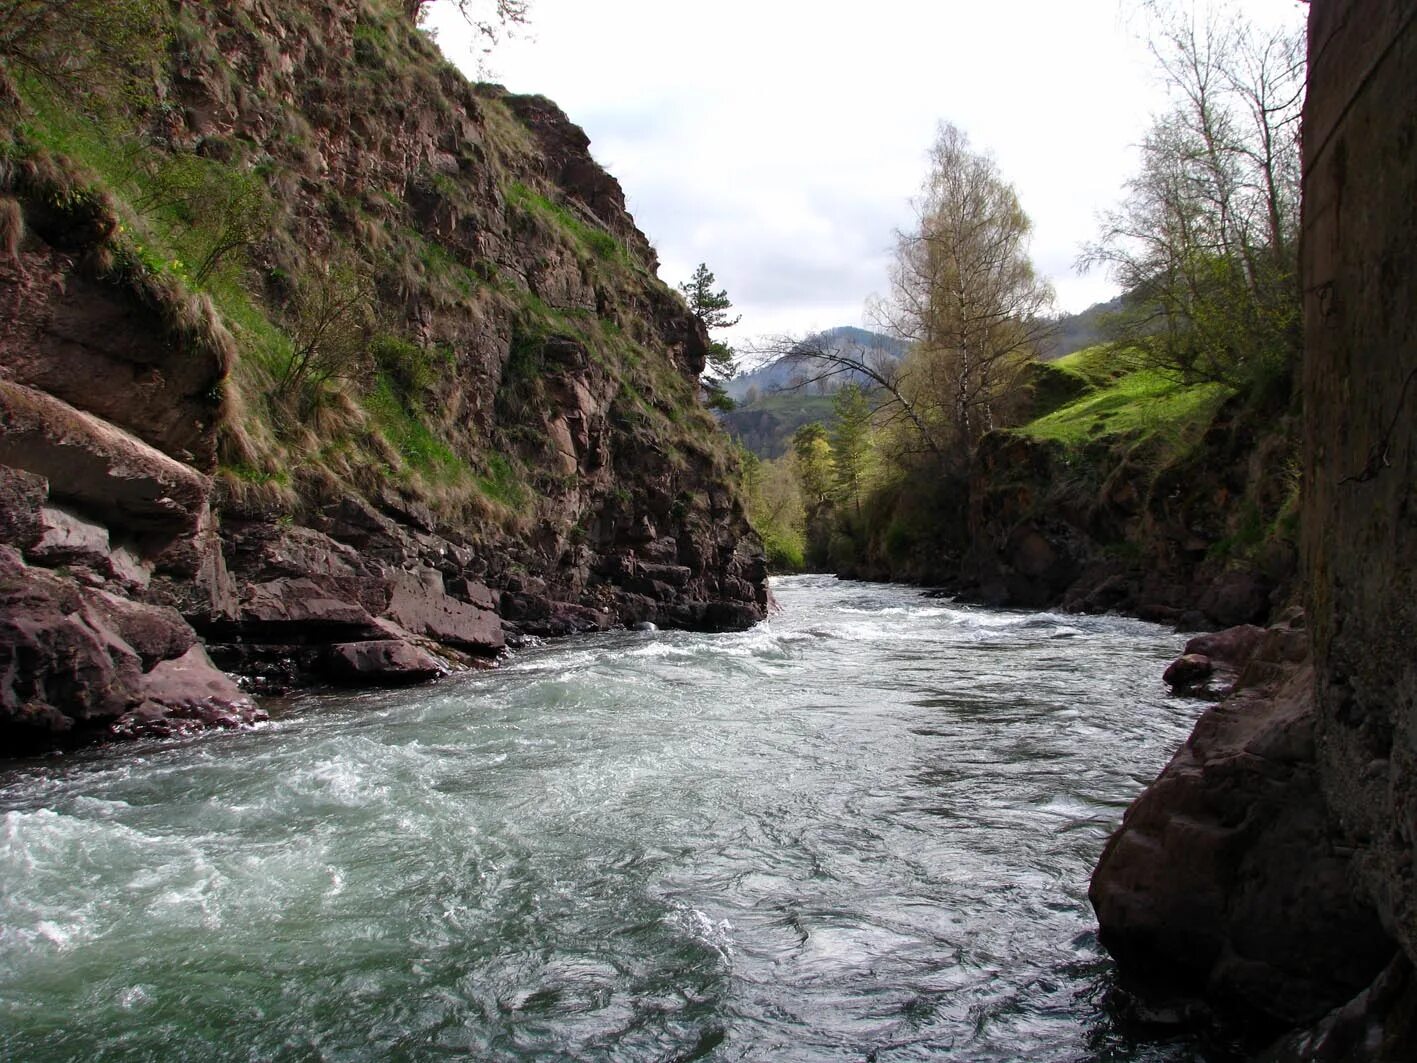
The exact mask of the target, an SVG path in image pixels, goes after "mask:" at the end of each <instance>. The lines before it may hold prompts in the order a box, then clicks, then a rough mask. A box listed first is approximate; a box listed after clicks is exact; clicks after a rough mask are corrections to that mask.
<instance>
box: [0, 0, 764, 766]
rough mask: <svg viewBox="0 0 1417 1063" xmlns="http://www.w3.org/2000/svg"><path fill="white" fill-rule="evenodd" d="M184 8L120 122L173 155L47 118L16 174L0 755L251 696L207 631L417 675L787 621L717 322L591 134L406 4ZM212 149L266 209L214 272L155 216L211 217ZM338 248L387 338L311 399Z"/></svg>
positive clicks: (2, 290) (241, 714) (0, 401)
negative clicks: (196, 204)
mask: <svg viewBox="0 0 1417 1063" xmlns="http://www.w3.org/2000/svg"><path fill="white" fill-rule="evenodd" d="M179 7H180V11H179V13H178V14H177V16H176V19H177V21H176V23H175V29H176V37H175V39H174V43H173V47H172V48H171V49H170V50H169V53H168V60H169V67H168V69H167V70H166V71H164V72H163V73H162V75H161V77H160V78H159V80H158V96H159V99H160V101H161V106H158V107H155V108H149V109H146V110H144V111H142V112H141V113H137V114H135V115H133V116H131V117H132V120H133V123H134V130H133V132H132V133H130V134H124V135H125V136H128V137H129V139H128V140H125V141H123V142H122V145H121V146H122V147H123V148H124V150H127V151H130V152H132V151H134V150H139V149H135V148H134V145H142V147H141V149H140V150H141V151H142V152H146V154H140V155H139V156H138V157H137V161H136V162H132V163H130V164H129V166H128V167H127V169H131V171H132V173H136V174H143V175H147V176H145V177H143V178H142V180H143V181H146V182H147V183H145V184H143V183H137V182H138V179H137V178H130V177H129V176H125V174H126V172H127V170H126V169H125V171H124V172H123V173H116V172H114V173H110V172H108V171H105V170H103V169H102V168H101V167H100V170H99V172H98V173H97V174H95V173H94V172H92V171H91V170H89V169H86V168H85V167H84V166H83V165H81V164H80V163H78V162H76V161H75V160H73V159H70V158H68V157H67V156H65V155H63V154H60V153H58V152H55V151H53V150H50V149H49V148H47V147H45V146H44V144H43V142H42V140H41V141H38V142H34V143H31V142H28V141H26V140H24V139H23V138H24V134H23V133H21V134H17V136H18V137H19V139H18V140H17V141H16V143H15V146H14V147H13V148H12V149H11V153H12V155H13V156H14V157H16V158H17V159H19V161H18V162H16V163H14V164H13V165H9V164H7V166H8V168H6V169H3V171H2V172H0V220H3V221H5V225H4V226H3V230H4V231H3V233H0V235H3V236H4V237H5V241H4V244H5V247H6V248H7V249H8V250H7V251H6V253H4V254H0V303H3V305H4V306H5V307H6V318H5V323H4V325H3V327H0V546H2V547H3V548H4V553H3V556H0V594H3V595H4V596H5V605H4V608H3V609H0V752H3V751H25V750H30V749H36V748H44V747H46V746H50V745H63V744H68V743H72V742H76V741H81V740H87V739H90V738H94V737H103V736H128V735H134V734H140V733H149V734H151V733H166V732H170V731H172V730H174V729H187V728H190V727H196V726H201V725H207V724H217V725H223V726H226V725H238V724H240V723H243V722H246V721H250V720H252V719H256V718H258V716H259V709H257V708H256V707H255V705H254V704H253V703H252V701H251V699H250V697H249V696H248V695H247V694H246V693H244V692H243V691H242V690H240V689H237V688H236V687H235V686H234V685H233V684H231V683H230V682H229V681H228V680H225V679H224V677H223V676H222V674H221V673H220V672H218V671H217V670H216V668H214V667H213V665H212V662H213V661H215V662H216V664H218V665H220V666H221V667H223V668H225V669H227V670H229V671H232V672H237V673H240V674H241V675H244V676H247V677H250V679H251V680H252V685H251V686H248V689H254V690H255V691H257V692H259V691H262V690H275V689H283V688H286V687H288V686H290V685H292V684H294V683H303V682H308V681H311V680H315V681H332V682H343V683H371V682H400V681H415V680H420V679H425V678H430V677H433V676H437V675H441V674H445V673H447V672H448V671H450V670H453V669H457V668H464V667H478V666H485V665H486V664H488V663H490V662H492V661H493V660H495V658H496V656H497V655H498V654H499V653H500V652H501V650H502V649H503V647H504V646H505V645H506V643H507V641H508V640H509V639H511V640H515V639H518V638H523V637H526V636H529V635H562V634H569V633H573V632H583V631H591V630H600V629H605V628H609V627H612V626H616V625H623V624H632V623H637V622H644V621H650V622H654V623H657V624H660V625H666V626H688V627H694V628H699V629H709V630H715V629H732V628H741V627H744V626H748V625H751V624H752V623H755V622H756V621H757V620H759V619H761V618H762V617H763V615H764V614H765V611H766V607H767V604H768V593H767V586H766V572H765V566H764V562H763V557H762V550H761V546H760V544H759V542H758V541H757V538H756V536H755V535H754V534H753V533H752V530H751V528H750V527H749V525H748V522H747V519H746V516H745V514H744V511H743V507H742V504H741V501H740V500H739V499H738V496H737V492H736V488H735V476H736V467H735V465H734V463H733V459H732V457H731V455H730V454H729V452H728V449H727V447H726V446H725V445H724V440H723V438H722V436H721V434H720V433H718V431H717V429H716V427H715V426H714V423H713V421H712V419H711V418H710V417H709V416H708V415H707V414H706V413H705V412H704V411H703V410H702V409H701V408H700V407H699V403H698V399H697V383H696V381H697V375H698V373H699V372H700V371H702V369H703V365H704V358H705V354H706V350H707V347H706V344H707V339H706V336H705V334H704V330H703V328H702V326H701V325H700V324H699V323H698V322H697V321H696V320H695V319H694V318H693V317H692V316H691V315H690V314H689V313H688V311H687V309H686V308H685V307H684V305H683V303H682V301H681V300H679V299H678V298H677V297H676V296H675V295H674V294H673V293H672V292H670V290H669V289H668V288H667V287H666V286H665V285H664V284H663V283H661V282H660V281H659V280H658V279H657V277H656V276H655V270H656V268H657V260H656V258H655V255H654V251H653V249H652V248H651V246H650V244H649V242H648V240H647V239H646V238H645V236H644V235H643V234H642V233H640V232H639V230H638V229H637V228H636V227H635V225H634V222H633V219H631V217H630V215H629V214H628V213H627V211H626V209H625V200H624V195H623V193H622V191H621V189H620V186H619V185H618V183H617V182H616V181H615V179H614V178H613V177H611V176H610V175H609V174H607V173H605V172H604V171H603V170H602V169H601V168H600V167H599V166H598V165H597V164H596V163H595V162H594V160H593V159H592V158H591V156H590V153H589V145H588V141H587V139H586V137H585V135H584V134H583V133H582V132H581V130H580V129H578V128H577V127H576V126H574V125H573V124H572V123H571V122H570V121H568V120H567V118H566V116H565V115H564V114H562V113H561V111H560V110H559V109H558V108H557V107H556V106H555V105H554V104H552V103H550V102H549V101H547V100H544V99H541V98H539V97H515V96H510V95H508V94H507V93H505V92H503V91H502V90H501V89H499V88H497V87H496V86H479V87H473V86H471V85H469V84H468V83H467V82H466V81H465V80H464V79H463V78H462V76H461V75H459V74H458V73H457V72H456V71H454V70H453V69H452V68H451V67H450V66H449V65H448V64H447V63H446V62H445V61H443V60H442V58H441V56H439V55H438V53H437V51H436V49H435V48H434V47H433V46H432V45H431V44H430V43H429V42H428V41H427V40H426V39H425V38H423V36H422V35H421V34H419V33H417V32H416V31H415V30H414V29H413V27H412V25H411V24H409V23H408V22H407V18H406V15H405V14H404V12H403V10H402V6H401V5H397V4H392V3H384V2H382V0H339V2H336V3H330V4H322V5H316V7H314V8H310V7H308V6H307V5H301V4H294V3H286V2H277V0H254V2H252V3H244V4H239V5H179ZM3 96H4V93H0V97H3ZM13 104H14V99H11V98H8V97H6V98H5V100H4V105H5V106H11V105H13ZM19 106H20V107H22V108H23V107H24V106H25V105H24V104H20V105H19ZM114 122H115V123H116V122H117V120H116V119H115V120H114ZM94 135H96V136H98V135H106V134H100V133H96V134H94ZM109 154H111V155H113V156H115V157H117V156H119V154H120V153H119V152H117V151H116V150H115V151H112V152H110V153H109ZM105 157H107V156H105V155H104V154H101V153H100V154H95V156H94V158H95V159H97V160H98V162H99V163H101V162H102V161H103V159H104V158H105ZM184 167H185V168H184ZM192 173H197V174H202V173H209V174H217V175H219V176H220V178H221V179H222V180H225V181H231V182H236V183H238V184H239V182H241V181H250V180H257V181H259V182H260V186H259V196H258V197H257V198H258V199H259V201H260V202H261V203H263V204H265V207H263V209H265V210H268V211H269V212H270V220H269V227H268V231H266V232H265V233H264V235H261V234H259V233H258V234H256V235H255V236H253V237H250V238H249V243H248V244H247V245H246V246H244V249H242V250H241V254H242V255H244V256H245V257H244V258H242V264H241V266H240V268H239V269H238V268H236V267H233V266H231V265H230V263H231V262H233V261H235V257H229V258H228V260H227V265H226V266H224V267H223V269H224V273H223V274H221V275H222V276H224V278H225V279H224V280H223V281H222V282H221V284H220V285H214V286H213V287H212V288H211V290H210V294H209V293H208V292H207V291H204V290H203V285H202V283H200V282H199V281H198V280H197V279H196V278H195V275H194V274H193V273H192V272H191V270H190V269H189V267H188V266H187V265H184V264H183V263H181V262H178V261H175V260H174V261H172V262H156V263H155V262H153V261H152V259H153V258H154V257H155V253H154V252H153V250H152V248H151V246H149V245H146V244H144V243H143V240H146V239H149V237H146V236H143V237H141V238H139V237H133V236H131V235H130V229H132V227H133V226H134V225H136V226H137V229H138V230H139V231H140V233H141V232H146V231H147V230H145V229H144V226H145V225H148V226H151V225H157V224H158V222H159V221H160V222H161V224H162V225H165V226H167V230H161V229H155V230H152V231H155V232H162V231H168V230H172V229H173V227H174V226H175V225H178V224H183V223H185V222H181V221H179V222H174V221H173V220H172V219H173V218H178V219H185V218H186V217H187V215H184V214H182V212H181V211H180V210H177V209H176V208H172V209H169V208H170V207H171V204H170V203H168V202H167V200H171V201H172V202H177V201H179V200H180V199H181V196H183V195H189V194H195V193H191V192H190V189H191V188H197V189H199V190H201V189H205V188H207V185H202V184H201V183H200V181H198V180H197V178H191V177H190V174H192ZM174 174H175V175H176V176H173V175H174ZM153 175H156V176H153ZM184 175H186V176H184ZM204 179H205V178H204ZM183 181H187V182H188V184H183V183H182V182H183ZM193 182H196V183H195V184H193ZM209 183H210V182H209ZM184 189H187V190H188V191H184ZM203 194H210V195H220V194H223V193H221V191H220V189H219V188H218V190H217V191H216V192H211V193H206V192H204V193H203ZM163 197H167V200H164V199H163ZM174 197H176V198H174ZM154 203H157V204H158V205H157V206H153V204H154ZM164 203H167V205H166V206H164V205H163V204H164ZM179 205H180V204H179ZM163 211H167V213H166V214H164V213H163ZM188 213H189V214H190V211H189V212H188ZM134 219H137V221H134ZM152 219H158V221H153V220H152ZM164 219H165V220H164ZM179 236H180V233H179ZM10 245H13V247H11V246H10ZM346 261H347V262H352V263H359V264H361V265H360V266H359V268H360V269H361V270H364V271H365V274H364V275H366V276H367V280H366V281H364V282H360V283H365V284H367V285H368V294H367V296H361V298H367V300H368V301H369V302H370V304H371V311H370V313H369V314H368V315H367V316H366V317H365V318H362V319H361V321H362V322H363V323H362V324H361V326H360V327H361V328H363V330H364V332H363V341H364V343H365V345H366V352H365V353H366V354H368V353H369V352H370V351H375V350H376V349H378V350H382V351H384V352H386V353H385V354H384V355H378V354H375V355H372V356H370V357H366V358H364V359H363V360H361V361H360V362H359V365H360V366H361V367H362V368H360V369H359V370H358V372H357V373H355V372H353V371H351V372H350V374H349V375H348V378H347V380H346V382H345V383H343V384H333V385H330V386H321V387H320V388H315V389H313V390H310V392H309V396H307V397H306V399H304V400H302V401H296V400H295V399H294V398H292V397H291V395H290V394H282V393H281V391H280V388H281V386H282V384H281V382H282V380H286V381H287V382H288V380H289V374H288V373H287V372H286V370H285V369H284V368H283V365H284V363H283V362H282V361H281V360H282V359H285V360H287V361H289V360H290V359H291V358H292V357H298V356H299V354H300V352H301V350H302V348H301V344H302V343H304V344H306V348H305V349H306V350H307V351H308V350H311V349H313V348H311V347H310V346H309V345H310V344H311V342H312V341H311V339H310V333H309V331H308V330H309V325H308V321H306V322H303V321H302V318H301V313H302V310H301V307H302V306H306V307H308V306H309V305H310V303H311V299H312V298H313V297H312V296H310V295H309V293H310V292H312V291H318V290H319V285H320V284H321V283H325V282H322V281H321V280H320V278H321V277H326V276H337V275H338V274H336V273H334V272H333V267H332V266H331V263H332V262H333V263H335V264H336V265H338V264H339V263H341V262H346ZM351 275H353V271H352V272H351ZM302 293H304V295H303V296H302ZM302 298H304V303H302V302H301V299H302ZM304 313H305V315H306V318H308V316H309V311H308V310H306V311H304ZM302 330H303V331H302ZM272 337H274V338H272ZM314 342H316V343H318V342H319V334H316V339H315V341H314ZM380 344H382V347H380ZM389 351H392V352H393V355H387V352H389ZM292 352H294V353H293V354H292ZM380 358H383V359H384V360H382V361H381V360H380ZM335 379H338V378H335Z"/></svg>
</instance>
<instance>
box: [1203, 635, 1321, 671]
mask: <svg viewBox="0 0 1417 1063" xmlns="http://www.w3.org/2000/svg"><path fill="white" fill-rule="evenodd" d="M1264 639H1265V629H1264V628H1262V627H1256V626H1255V625H1254V624H1242V625H1239V626H1238V627H1230V628H1226V629H1225V630H1224V631H1212V632H1207V633H1206V634H1204V635H1197V636H1196V637H1195V638H1193V639H1191V640H1190V641H1189V642H1187V643H1186V648H1185V651H1184V652H1185V653H1188V654H1202V655H1204V656H1206V657H1208V658H1210V660H1211V661H1212V662H1219V663H1221V664H1225V665H1228V666H1229V667H1230V668H1232V669H1234V670H1236V671H1238V670H1240V669H1241V668H1243V667H1244V666H1245V665H1246V664H1247V663H1248V662H1249V660H1250V658H1251V657H1253V656H1254V655H1255V651H1256V650H1258V649H1259V648H1260V644H1261V643H1262V642H1264ZM1301 659H1302V658H1301Z"/></svg>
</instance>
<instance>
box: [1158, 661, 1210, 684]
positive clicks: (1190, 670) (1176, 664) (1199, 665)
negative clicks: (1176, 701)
mask: <svg viewBox="0 0 1417 1063" xmlns="http://www.w3.org/2000/svg"><path fill="white" fill-rule="evenodd" d="M1214 671H1215V665H1214V664H1212V663H1211V660H1210V658H1209V657H1207V656H1206V655H1205V654H1203V653H1187V654H1183V655H1182V656H1180V657H1177V658H1176V659H1175V660H1174V661H1172V662H1171V663H1170V664H1169V665H1167V666H1166V671H1165V672H1163V673H1162V675H1161V678H1162V679H1163V680H1164V681H1165V682H1166V683H1167V684H1168V685H1169V686H1171V687H1172V688H1173V689H1176V690H1186V689H1189V688H1191V687H1194V686H1197V685H1199V684H1201V683H1204V682H1205V681H1206V680H1207V679H1209V678H1210V676H1211V674H1212V673H1213V672H1214Z"/></svg>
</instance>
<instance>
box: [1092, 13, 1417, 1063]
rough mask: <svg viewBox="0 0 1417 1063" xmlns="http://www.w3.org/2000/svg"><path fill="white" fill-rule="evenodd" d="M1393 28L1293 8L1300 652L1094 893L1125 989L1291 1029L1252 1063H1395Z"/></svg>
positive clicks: (1416, 241)
mask: <svg viewBox="0 0 1417 1063" xmlns="http://www.w3.org/2000/svg"><path fill="white" fill-rule="evenodd" d="M1415 14H1417V13H1414V11H1413V9H1412V6H1411V5H1410V4H1407V3H1401V2H1398V0H1313V2H1312V4H1311V6H1310V38H1309V93H1308V102H1307V105H1306V110H1305V119H1304V229H1303V247H1302V254H1301V257H1302V276H1303V283H1304V301H1305V358H1304V367H1303V392H1304V404H1305V425H1304V427H1305V433H1304V483H1303V508H1302V513H1301V528H1302V560H1301V576H1302V579H1303V581H1304V586H1305V591H1306V598H1307V610H1306V611H1307V617H1308V628H1307V636H1306V637H1305V638H1303V639H1302V640H1300V639H1298V638H1296V637H1294V636H1292V635H1290V636H1285V635H1284V634H1283V633H1282V632H1273V633H1271V638H1270V641H1269V643H1268V645H1267V647H1266V648H1262V650H1261V652H1259V653H1258V654H1257V655H1255V656H1254V657H1253V658H1252V660H1251V664H1250V666H1249V667H1248V668H1247V670H1246V674H1245V675H1242V677H1241V681H1240V683H1239V684H1238V686H1239V687H1240V690H1239V692H1238V693H1237V694H1236V695H1234V696H1232V697H1231V698H1230V699H1228V700H1227V701H1225V702H1224V703H1222V704H1221V705H1219V706H1218V707H1217V708H1215V709H1214V710H1212V711H1210V712H1208V713H1207V714H1206V715H1205V716H1204V717H1203V718H1202V719H1201V721H1200V723H1199V724H1198V725H1197V728H1196V731H1195V733H1194V734H1193V735H1192V737H1191V738H1190V740H1189V741H1188V742H1187V743H1186V746H1185V747H1184V748H1183V749H1182V750H1181V751H1180V752H1179V753H1178V754H1177V756H1176V758H1175V759H1174V760H1173V761H1172V763H1171V764H1170V765H1168V767H1167V768H1166V770H1165V771H1164V772H1163V773H1162V775H1161V777H1160V778H1159V779H1158V780H1157V781H1156V783H1154V784H1153V785H1152V786H1151V787H1150V788H1149V789H1148V790H1147V791H1146V793H1144V794H1143V796H1142V797H1141V798H1140V799H1139V800H1138V801H1137V802H1136V804H1134V805H1133V807H1132V808H1131V809H1130V810H1129V811H1128V813H1127V816H1126V819H1125V821H1124V824H1123V826H1122V828H1121V830H1119V831H1118V833H1117V834H1116V835H1115V836H1114V837H1113V839H1112V841H1111V843H1110V844H1109V846H1108V848H1107V851H1106V853H1104V856H1103V859H1102V862H1101V864H1100V865H1099V868H1098V870H1097V873H1096V875H1095V876H1094V879H1093V889H1092V897H1093V902H1094V904H1095V906H1096V907H1097V911H1098V918H1099V922H1100V924H1101V929H1102V936H1103V940H1104V942H1105V943H1106V944H1107V945H1108V947H1109V948H1110V949H1112V951H1113V952H1114V953H1115V954H1116V956H1117V958H1118V960H1119V963H1120V965H1121V967H1122V970H1123V973H1124V975H1125V976H1126V978H1127V979H1128V980H1129V981H1130V982H1132V983H1133V984H1134V985H1139V986H1141V987H1142V988H1143V989H1144V991H1149V992H1151V993H1153V994H1155V993H1157V992H1161V993H1172V994H1176V993H1179V994H1182V995H1186V996H1190V997H1192V998H1205V999H1208V1000H1209V1001H1210V1003H1211V1005H1212V1006H1214V1007H1216V1008H1219V1009H1221V1010H1225V1011H1228V1012H1229V1013H1230V1014H1231V1016H1232V1017H1235V1016H1238V1017H1240V1018H1242V1019H1243V1020H1244V1021H1246V1022H1248V1023H1250V1024H1251V1025H1252V1027H1258V1028H1260V1029H1265V1028H1270V1029H1275V1028H1282V1027H1283V1026H1286V1025H1300V1026H1303V1027H1306V1028H1305V1029H1303V1030H1302V1031H1301V1032H1298V1033H1295V1034H1292V1035H1291V1036H1289V1037H1288V1038H1286V1039H1285V1040H1284V1041H1283V1042H1281V1043H1280V1044H1278V1045H1276V1046H1275V1047H1274V1048H1272V1049H1271V1050H1270V1052H1269V1053H1268V1055H1267V1058H1270V1059H1274V1060H1300V1059H1302V1060H1399V1059H1412V1058H1414V1056H1417V979H1414V976H1413V967H1412V963H1413V960H1414V959H1417V883H1415V882H1414V871H1413V855H1414V841H1417V752H1415V751H1417V664H1414V660H1413V656H1412V652H1411V645H1412V638H1413V635H1414V631H1417V597H1414V594H1417V309H1414V304H1413V293H1414V290H1417V107H1414V105H1413V101H1414V100H1417V17H1414V16H1415ZM1286 638H1287V639H1288V641H1289V642H1290V643H1292V645H1291V646H1290V648H1289V649H1288V650H1285V649H1284V643H1285V640H1286Z"/></svg>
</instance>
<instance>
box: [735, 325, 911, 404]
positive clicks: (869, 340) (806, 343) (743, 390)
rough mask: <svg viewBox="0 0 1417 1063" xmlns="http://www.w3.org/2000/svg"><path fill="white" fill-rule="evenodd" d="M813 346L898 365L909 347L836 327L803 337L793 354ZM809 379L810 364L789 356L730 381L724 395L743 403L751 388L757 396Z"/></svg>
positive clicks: (878, 334)
mask: <svg viewBox="0 0 1417 1063" xmlns="http://www.w3.org/2000/svg"><path fill="white" fill-rule="evenodd" d="M814 346H815V347H822V348H830V349H833V350H837V351H846V350H860V351H861V352H862V353H863V354H864V355H865V356H866V357H867V358H868V359H869V358H871V357H872V356H878V355H879V356H883V357H885V358H888V359H890V360H892V361H899V360H900V359H901V358H902V357H904V356H905V351H906V348H907V347H908V346H909V344H907V343H906V342H905V341H904V340H898V339H896V338H895V337H894V336H887V335H885V334H884V333H881V332H872V331H870V330H869V329H863V328H857V327H856V326H855V325H840V326H838V327H836V328H830V329H826V330H825V331H822V332H815V333H813V334H812V335H810V336H807V337H806V338H804V339H803V340H802V341H801V342H800V343H798V344H797V345H796V347H795V348H793V350H794V351H795V350H806V349H810V348H812V347H814ZM811 375H812V363H811V360H810V359H806V358H799V357H795V356H794V354H793V353H792V352H789V353H787V354H785V355H782V356H781V357H779V358H776V359H774V360H773V361H771V362H769V363H768V364H767V365H764V366H760V367H758V368H757V369H754V370H753V371H752V372H749V373H743V374H741V375H740V376H737V377H734V378H733V379H732V380H730V381H729V382H728V384H727V385H726V386H725V388H724V390H725V391H727V392H728V397H729V398H731V399H733V401H734V402H743V401H744V400H745V399H747V397H748V393H749V391H751V390H752V389H753V388H757V389H758V394H759V395H767V394H769V393H771V392H774V391H782V390H784V389H786V388H788V387H789V386H790V385H791V384H792V382H793V379H794V378H796V377H809V378H810V376H811ZM839 379H840V381H841V382H842V383H845V382H846V381H847V380H849V379H850V376H848V375H843V376H842V377H841V378H839ZM857 382H858V383H865V380H864V378H863V379H862V380H860V381H857Z"/></svg>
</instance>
